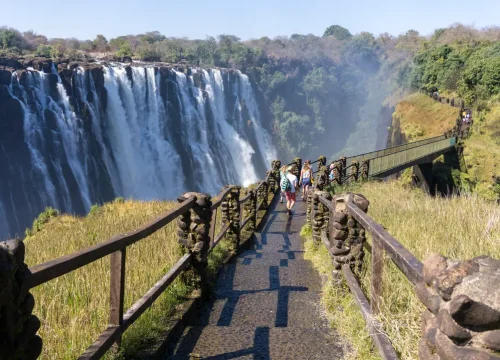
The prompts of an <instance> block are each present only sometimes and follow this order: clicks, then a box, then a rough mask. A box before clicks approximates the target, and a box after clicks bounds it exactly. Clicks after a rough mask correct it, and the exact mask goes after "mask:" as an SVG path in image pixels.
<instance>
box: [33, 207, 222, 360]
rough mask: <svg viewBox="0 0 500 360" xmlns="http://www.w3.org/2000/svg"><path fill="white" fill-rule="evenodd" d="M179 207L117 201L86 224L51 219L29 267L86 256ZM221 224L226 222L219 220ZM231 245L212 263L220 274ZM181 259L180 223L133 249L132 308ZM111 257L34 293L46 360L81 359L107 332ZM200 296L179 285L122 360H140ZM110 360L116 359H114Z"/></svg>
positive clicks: (135, 330)
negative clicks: (184, 304) (82, 252)
mask: <svg viewBox="0 0 500 360" xmlns="http://www.w3.org/2000/svg"><path fill="white" fill-rule="evenodd" d="M176 205H177V204H176V203H174V202H159V201H150V202H139V201H115V202H113V203H108V204H106V205H104V206H101V207H93V211H92V212H91V214H89V215H88V216H86V217H81V218H79V217H73V216H68V215H61V216H59V217H56V218H50V219H49V220H48V222H47V223H45V224H43V225H42V226H39V229H37V231H36V232H32V234H33V235H31V236H28V237H27V238H26V239H25V244H26V262H27V264H28V265H29V266H32V265H36V264H39V263H42V262H45V261H48V260H52V259H54V258H56V257H59V256H62V255H66V254H69V253H72V252H74V251H78V250H81V249H84V248H86V247H88V246H91V245H94V244H97V243H99V242H102V241H104V240H107V239H108V238H110V237H111V236H113V235H115V234H119V233H124V232H127V231H130V230H132V229H135V228H137V227H139V226H140V225H142V224H144V223H145V222H147V221H149V220H151V219H153V218H155V217H157V216H158V215H160V214H161V213H163V212H165V211H168V210H170V209H172V208H173V207H174V206H176ZM218 218H219V219H220V216H218ZM228 248H229V247H228V246H227V244H225V243H224V242H222V243H221V244H220V245H219V246H218V247H217V248H216V250H215V251H214V252H212V254H211V256H210V260H209V271H211V272H214V271H215V270H216V268H217V266H218V265H219V264H220V262H221V261H222V259H223V258H225V256H226V254H227V251H228ZM180 257H181V248H180V246H179V245H178V243H177V236H176V228H175V222H172V223H170V224H168V225H167V226H165V227H163V228H162V229H160V230H158V231H157V232H155V233H154V234H153V235H151V236H149V237H148V238H146V239H143V240H141V241H139V242H137V243H136V244H134V245H132V246H130V247H128V248H127V253H126V280H125V283H126V284H125V309H127V308H129V307H130V306H131V305H132V304H133V303H134V302H135V301H137V300H138V299H139V298H140V297H141V296H143V295H144V294H145V293H146V291H147V290H149V288H151V287H152V286H153V285H154V284H155V283H156V281H158V280H159V279H160V278H161V277H162V276H163V275H164V274H165V273H166V272H167V271H168V269H169V268H170V267H171V266H172V265H174V264H175V263H176V262H177V261H178V259H179V258H180ZM109 263H110V259H109V257H105V258H103V259H101V260H99V261H96V262H94V263H92V264H90V265H88V266H85V267H83V268H81V269H78V270H76V271H74V272H71V273H69V274H66V275H64V276H62V277H59V278H57V279H54V280H52V281H49V282H48V283H46V284H43V285H41V286H39V287H37V288H35V289H33V290H32V292H33V295H34V297H35V301H36V306H35V310H34V312H35V314H36V315H37V316H38V317H39V318H40V320H41V322H42V327H41V329H40V331H39V334H40V336H41V337H42V339H43V341H44V347H43V353H42V356H41V359H74V358H76V357H78V355H80V354H81V353H82V352H83V351H84V350H85V349H86V348H87V347H88V346H89V345H90V344H91V343H92V342H93V341H94V340H96V339H97V336H98V335H99V334H100V333H101V332H102V331H103V330H104V329H105V328H106V326H107V324H108V320H109V277H110V271H109ZM193 290H194V289H192V288H190V287H189V286H188V285H186V284H184V283H182V282H181V281H180V280H179V279H178V280H176V281H175V282H174V283H173V284H172V285H171V286H169V288H168V289H167V291H165V292H164V293H163V294H162V296H161V297H160V298H159V299H157V301H156V302H155V303H154V305H153V306H152V307H151V308H150V309H149V310H148V311H147V312H146V313H144V314H143V315H142V316H141V317H140V318H139V320H138V321H137V322H136V323H134V324H133V325H132V326H131V327H130V328H129V329H128V330H127V332H126V333H125V336H124V340H123V343H122V344H123V345H122V351H121V353H120V354H118V357H121V358H134V357H137V356H139V354H140V353H141V351H143V350H144V349H148V348H149V347H151V345H152V343H154V342H155V341H157V340H158V337H160V336H161V334H162V333H163V332H164V331H165V325H166V320H167V319H168V318H169V316H171V315H172V313H173V312H174V311H175V309H176V307H177V306H178V305H179V304H180V303H182V302H183V301H185V300H186V299H187V298H188V297H189V296H190V294H192V291H193ZM108 357H116V356H111V355H109V354H108Z"/></svg>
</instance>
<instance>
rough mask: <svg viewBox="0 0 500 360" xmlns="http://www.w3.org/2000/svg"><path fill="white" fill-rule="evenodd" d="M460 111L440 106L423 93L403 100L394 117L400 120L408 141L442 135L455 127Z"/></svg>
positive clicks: (397, 106) (398, 105)
mask: <svg viewBox="0 0 500 360" xmlns="http://www.w3.org/2000/svg"><path fill="white" fill-rule="evenodd" d="M457 115H458V109H457V108H454V107H451V106H448V105H443V104H440V103H438V102H436V101H434V100H432V99H431V98H429V97H428V96H426V95H424V94H421V93H414V94H411V95H409V96H407V97H405V98H404V99H403V100H401V101H400V102H399V103H398V104H397V105H396V109H395V111H394V114H393V117H398V118H400V126H401V131H402V132H403V133H404V134H405V135H406V137H407V139H408V141H417V140H421V139H425V138H428V137H433V136H438V135H442V134H443V133H444V132H445V131H448V130H450V129H451V128H452V127H453V126H454V125H455V120H456V118H457Z"/></svg>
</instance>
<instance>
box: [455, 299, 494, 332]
mask: <svg viewBox="0 0 500 360" xmlns="http://www.w3.org/2000/svg"><path fill="white" fill-rule="evenodd" d="M450 315H451V317H452V318H453V319H454V320H455V321H456V322H457V323H459V324H461V325H463V326H470V327H474V328H479V329H494V328H498V327H500V311H498V310H496V309H493V308H491V307H489V306H488V305H486V304H483V303H480V302H476V301H474V300H472V299H471V298H469V297H468V296H467V295H464V294H462V295H459V296H457V297H455V298H453V299H452V300H451V302H450Z"/></svg>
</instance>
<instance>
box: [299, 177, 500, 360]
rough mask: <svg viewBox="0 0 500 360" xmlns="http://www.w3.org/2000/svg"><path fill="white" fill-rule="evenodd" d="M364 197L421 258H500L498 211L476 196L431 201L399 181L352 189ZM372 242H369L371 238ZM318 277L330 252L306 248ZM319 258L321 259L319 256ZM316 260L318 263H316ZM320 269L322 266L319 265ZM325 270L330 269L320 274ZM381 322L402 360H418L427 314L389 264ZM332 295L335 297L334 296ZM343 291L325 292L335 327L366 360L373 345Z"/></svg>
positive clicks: (380, 219) (375, 215)
mask: <svg viewBox="0 0 500 360" xmlns="http://www.w3.org/2000/svg"><path fill="white" fill-rule="evenodd" d="M350 190H352V191H355V192H359V193H362V194H364V195H365V196H366V197H367V198H368V199H369V200H370V202H371V204H370V208H369V211H368V214H369V215H370V216H371V217H372V218H373V219H374V220H375V221H377V222H378V223H380V224H382V225H383V226H385V227H386V228H387V230H388V231H389V232H390V233H391V234H392V235H393V236H394V237H395V238H396V239H398V240H399V241H400V242H401V243H402V244H403V245H404V246H405V247H406V248H407V249H408V250H410V251H411V252H412V253H413V254H414V255H415V256H416V257H417V258H418V259H421V260H423V259H424V258H425V257H426V256H427V255H428V254H430V253H433V252H436V253H440V254H443V255H445V256H448V257H450V258H453V259H470V258H473V257H475V256H479V255H484V254H486V255H490V256H492V257H495V258H500V208H499V207H498V206H497V205H495V204H494V203H491V202H489V201H487V200H484V199H482V198H481V197H479V196H477V195H464V196H462V197H452V198H448V199H446V198H432V197H429V196H427V195H425V194H424V193H423V192H422V191H420V190H418V189H408V188H405V187H403V186H402V185H401V184H400V183H399V182H387V183H375V182H372V183H366V184H363V185H361V186H359V185H358V186H357V187H356V188H353V189H350ZM368 240H369V241H371V240H370V239H368ZM306 249H307V252H308V254H311V255H307V256H312V260H313V262H314V263H315V264H316V266H317V267H319V268H320V272H324V273H326V274H328V272H329V269H326V268H327V267H328V266H329V265H325V264H326V263H327V264H330V261H329V259H328V255H327V254H326V251H323V250H322V249H320V250H319V251H312V250H311V247H310V246H307V247H306ZM318 253H319V254H320V255H318ZM315 258H316V260H315ZM318 264H319V265H318ZM369 264H370V259H369V257H368V258H367V259H366V269H365V274H363V275H362V277H361V279H362V287H363V289H364V290H365V294H367V295H368V294H369V281H370V275H371V274H370V266H369ZM321 268H323V269H326V270H321ZM383 281H384V282H383V297H382V301H381V303H382V305H381V309H382V312H381V315H380V320H381V322H382V323H383V324H384V329H385V331H386V332H387V333H388V335H389V337H390V338H391V341H392V342H393V345H394V347H395V348H396V350H397V352H398V353H399V354H400V356H401V359H418V353H417V348H418V340H419V338H420V314H421V311H422V310H423V306H422V304H421V303H420V302H419V301H418V299H417V297H416V296H415V294H414V292H413V287H412V286H411V284H410V282H409V281H408V280H407V279H406V278H405V277H404V276H403V275H402V274H401V272H400V271H399V270H398V269H397V268H396V267H395V266H394V265H393V264H392V262H391V261H390V260H388V259H387V258H386V259H385V263H384V275H383ZM331 294H336V296H332V295H331ZM344 294H345V293H344V289H343V288H340V289H339V288H336V289H328V288H327V289H326V290H325V296H324V299H323V301H324V303H325V304H326V305H327V309H328V310H329V313H330V317H331V319H332V322H333V324H334V325H335V326H336V327H337V328H338V330H339V332H340V333H341V334H342V335H344V336H345V337H346V338H347V339H348V340H349V342H350V344H351V347H352V354H353V355H352V356H353V357H354V358H356V359H365V358H366V359H368V358H370V357H369V356H372V355H365V354H363V353H362V352H363V351H366V349H370V348H371V347H372V346H373V345H372V343H371V341H370V340H369V339H368V338H367V337H366V331H360V330H359V321H362V318H361V313H360V312H359V311H358V310H357V309H356V308H354V307H355V305H352V302H353V298H352V296H351V295H344Z"/></svg>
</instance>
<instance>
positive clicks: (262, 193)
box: [257, 181, 268, 210]
mask: <svg viewBox="0 0 500 360" xmlns="http://www.w3.org/2000/svg"><path fill="white" fill-rule="evenodd" d="M267 195H268V184H267V182H265V181H263V182H262V185H261V186H260V187H259V189H258V190H257V199H258V200H257V205H258V204H259V203H260V202H262V208H261V210H265V209H267V207H268V201H267Z"/></svg>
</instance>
